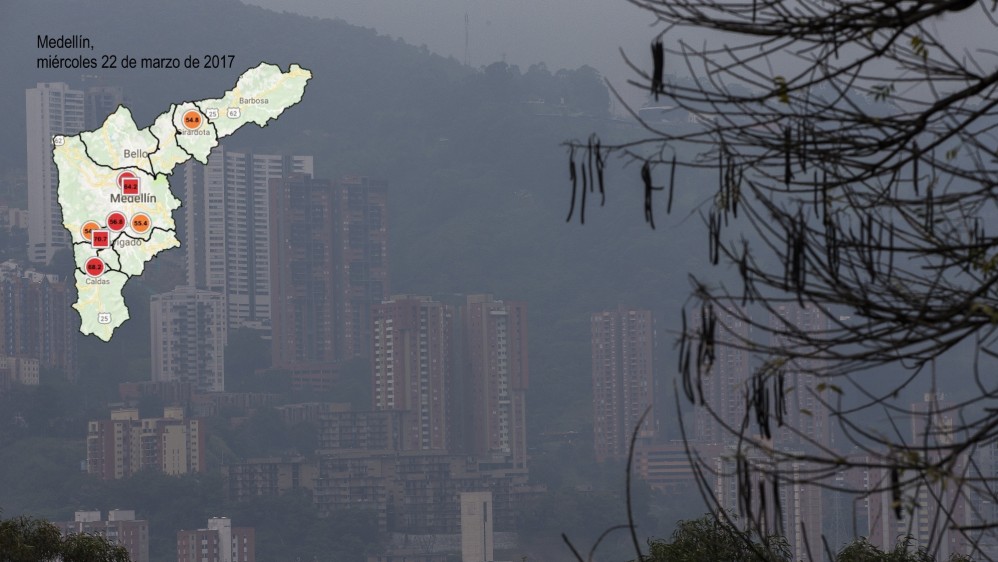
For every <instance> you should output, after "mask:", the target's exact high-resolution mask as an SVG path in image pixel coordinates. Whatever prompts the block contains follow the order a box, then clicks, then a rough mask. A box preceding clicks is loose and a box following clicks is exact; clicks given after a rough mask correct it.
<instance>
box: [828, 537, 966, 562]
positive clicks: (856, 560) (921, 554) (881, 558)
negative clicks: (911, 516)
mask: <svg viewBox="0 0 998 562" xmlns="http://www.w3.org/2000/svg"><path fill="white" fill-rule="evenodd" d="M934 560H935V558H933V557H932V555H930V554H929V553H928V552H927V551H926V550H925V549H924V548H916V547H915V546H914V544H913V541H912V538H911V537H910V536H907V537H901V538H899V539H898V540H897V542H895V543H894V548H892V549H891V550H889V551H887V552H884V551H883V550H880V549H879V548H877V547H876V546H874V545H872V544H870V541H868V540H866V539H865V538H859V539H856V540H854V541H853V542H851V543H849V544H847V545H846V546H844V547H843V548H842V550H840V551H839V552H838V554H837V555H836V556H835V562H933V561H934ZM948 560H949V562H970V558H969V557H966V556H961V555H955V554H954V555H952V556H950V557H949V559H948Z"/></svg>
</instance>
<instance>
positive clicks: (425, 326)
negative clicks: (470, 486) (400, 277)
mask: <svg viewBox="0 0 998 562" xmlns="http://www.w3.org/2000/svg"><path fill="white" fill-rule="evenodd" d="M453 315H454V312H453V308H451V307H450V306H448V305H445V304H441V303H439V302H435V301H433V300H431V299H429V298H428V297H415V296H406V295H400V296H395V297H392V298H391V299H389V300H386V301H385V302H382V303H380V304H377V305H375V306H374V308H373V312H372V316H373V330H374V334H373V338H372V350H371V357H372V361H371V363H372V370H373V386H374V392H373V401H374V409H375V410H395V411H399V412H401V416H402V424H401V425H402V440H401V443H402V447H403V449H405V450H441V451H443V450H448V449H449V448H450V446H451V441H452V439H451V427H452V425H453V423H454V420H453V412H452V411H451V401H452V398H451V384H452V379H453V374H452V369H453V366H452V357H453V356H452V350H451V330H452V323H453Z"/></svg>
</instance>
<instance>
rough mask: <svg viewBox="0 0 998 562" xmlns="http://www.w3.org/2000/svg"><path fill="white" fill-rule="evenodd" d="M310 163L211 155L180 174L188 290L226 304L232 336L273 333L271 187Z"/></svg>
mask: <svg viewBox="0 0 998 562" xmlns="http://www.w3.org/2000/svg"><path fill="white" fill-rule="evenodd" d="M312 172H313V160H312V157H311V156H281V155H274V154H255V153H248V152H236V151H231V150H226V149H225V148H224V147H223V146H218V147H215V148H214V149H212V151H211V155H210V156H209V159H208V164H207V165H203V164H199V163H197V162H194V161H191V162H188V163H187V164H185V165H184V167H183V178H184V192H185V194H186V196H185V200H184V207H183V208H182V209H181V213H182V214H183V217H182V220H179V221H178V223H179V224H180V225H181V227H182V229H183V232H182V235H181V238H182V239H183V241H184V249H185V257H186V262H187V284H188V285H191V286H194V287H198V288H201V289H208V290H211V291H217V292H219V293H221V294H223V295H224V296H225V302H226V321H227V324H228V326H229V328H230V329H234V328H239V327H242V326H247V327H253V328H262V329H269V328H270V320H271V318H270V315H271V286H270V284H271V281H270V276H271V270H270V181H271V180H277V181H280V180H281V179H282V178H284V177H285V176H287V175H289V174H292V173H302V174H309V175H311V174H312Z"/></svg>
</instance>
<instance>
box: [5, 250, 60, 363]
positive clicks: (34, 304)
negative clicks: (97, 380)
mask: <svg viewBox="0 0 998 562" xmlns="http://www.w3.org/2000/svg"><path fill="white" fill-rule="evenodd" d="M73 293H74V288H73V287H72V286H70V284H69V283H67V282H66V281H64V280H61V279H59V277H58V276H56V275H50V274H42V273H38V272H36V271H32V270H24V269H21V268H20V267H19V266H17V264H15V263H14V262H4V263H3V264H0V355H3V356H7V357H19V358H30V359H37V360H38V364H39V366H40V367H41V368H43V369H46V368H54V369H59V370H61V371H63V372H64V373H65V374H66V376H67V377H68V378H69V379H70V380H75V379H76V374H77V359H76V341H77V340H76V335H77V328H78V327H79V316H78V315H77V313H76V312H75V311H74V310H73V309H72V306H71V305H72V303H73V297H74V294H73Z"/></svg>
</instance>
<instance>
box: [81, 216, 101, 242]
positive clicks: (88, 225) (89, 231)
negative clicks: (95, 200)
mask: <svg viewBox="0 0 998 562" xmlns="http://www.w3.org/2000/svg"><path fill="white" fill-rule="evenodd" d="M98 228H100V225H99V224H97V223H96V222H94V221H87V222H85V223H83V227H82V228H80V234H82V235H83V237H84V238H85V239H87V240H90V237H91V236H92V235H93V233H94V231H95V230H97V229H98Z"/></svg>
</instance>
